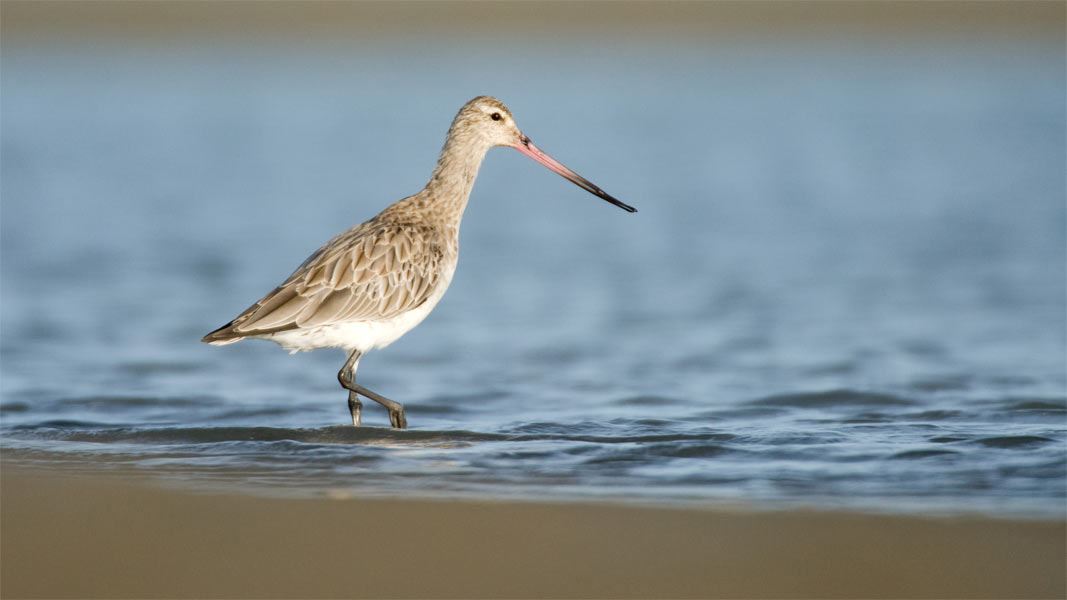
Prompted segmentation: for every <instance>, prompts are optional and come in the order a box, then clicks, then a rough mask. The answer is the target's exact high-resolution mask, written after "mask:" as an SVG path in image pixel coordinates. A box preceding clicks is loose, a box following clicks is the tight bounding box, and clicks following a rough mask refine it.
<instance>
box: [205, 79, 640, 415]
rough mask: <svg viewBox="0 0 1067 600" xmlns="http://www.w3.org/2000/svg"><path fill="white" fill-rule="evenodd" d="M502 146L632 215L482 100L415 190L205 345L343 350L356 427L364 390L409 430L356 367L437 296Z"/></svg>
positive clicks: (464, 113)
mask: <svg viewBox="0 0 1067 600" xmlns="http://www.w3.org/2000/svg"><path fill="white" fill-rule="evenodd" d="M501 145H506V146H513V147H515V148H517V149H519V150H520V151H521V152H523V153H524V154H527V155H528V156H530V157H532V158H534V159H535V160H537V161H538V162H541V163H542V164H544V165H545V166H547V167H548V168H550V169H551V170H553V171H555V172H557V173H560V174H561V175H563V176H564V177H566V178H567V179H570V180H571V181H572V182H574V183H576V184H577V185H579V186H581V187H582V188H583V189H586V190H588V191H590V192H591V193H594V194H596V195H598V196H600V197H601V198H604V199H605V200H607V201H609V202H611V203H613V204H616V205H617V206H620V207H622V208H624V209H626V210H629V211H630V212H634V209H633V208H631V207H629V206H627V205H625V204H623V203H621V202H619V201H618V200H616V199H614V198H612V197H611V196H608V195H607V194H606V193H604V192H603V190H601V189H600V188H598V187H596V186H595V185H593V184H592V183H590V182H588V181H587V180H585V179H583V178H581V177H580V176H578V175H577V174H576V173H574V172H573V171H570V170H569V169H567V168H566V167H564V166H563V165H561V164H560V163H558V162H556V161H555V160H553V159H551V158H550V157H548V156H547V155H545V154H544V153H543V152H541V151H540V150H539V149H538V148H537V147H536V146H534V145H533V144H532V143H531V142H530V140H529V138H527V137H526V136H524V135H523V134H522V133H521V132H520V131H519V129H518V127H517V126H516V125H515V123H514V119H513V118H512V116H511V113H510V111H508V109H507V107H506V106H504V104H503V103H501V102H500V101H499V100H496V99H495V98H490V97H488V96H479V97H477V98H474V99H473V100H471V101H470V102H468V103H467V104H465V105H464V106H463V108H461V109H460V111H459V113H458V114H457V115H456V118H455V119H454V120H453V122H452V126H451V128H450V129H449V132H448V137H447V139H446V141H445V145H444V148H443V149H442V150H441V155H440V158H439V159H438V161H437V167H436V168H435V169H434V173H433V176H432V177H431V178H430V181H429V183H427V185H426V187H425V188H424V189H423V190H422V191H420V192H419V193H418V194H415V195H414V196H409V197H408V198H405V199H403V200H400V201H399V202H397V203H395V204H393V205H391V206H389V207H388V208H386V209H385V210H383V211H382V212H381V213H379V214H378V215H377V216H375V217H374V218H372V219H370V220H369V221H366V222H365V223H362V224H360V225H357V226H355V227H353V228H352V229H349V230H348V231H346V232H344V233H342V234H340V235H338V236H337V237H335V238H333V239H332V240H330V241H329V242H327V243H326V245H324V246H323V247H321V248H319V249H318V250H317V251H315V253H313V254H312V255H311V256H310V257H308V258H307V260H305V261H304V263H303V264H301V265H300V266H299V267H298V268H297V269H296V271H294V272H293V274H292V275H290V276H289V278H288V279H286V280H285V281H284V282H283V283H282V284H281V285H279V286H278V287H277V288H275V289H274V290H273V291H271V292H270V293H269V294H267V295H266V296H264V297H263V298H262V299H260V300H259V301H258V302H256V303H255V304H253V305H252V306H250V307H248V308H247V309H246V310H245V311H244V312H242V313H241V314H240V315H238V316H237V317H236V318H235V319H234V320H233V321H231V322H229V323H227V324H226V325H224V326H222V327H220V328H219V329H216V330H215V331H212V332H211V333H209V334H207V335H206V336H204V338H203V341H204V342H207V343H209V344H215V345H223V344H230V343H233V342H237V341H240V340H242V339H245V338H260V339H269V340H271V341H274V342H277V343H278V344H280V345H281V346H282V347H284V348H286V349H288V350H290V351H293V352H297V351H301V350H313V349H316V348H343V349H345V350H347V351H348V352H349V359H348V361H347V362H346V363H345V366H344V367H343V368H342V369H341V372H340V373H338V379H339V380H340V382H341V385H342V387H344V388H346V389H348V390H349V410H350V412H351V416H352V422H353V425H357V426H358V425H359V424H360V419H361V410H362V404H361V403H360V401H359V399H358V395H360V394H361V395H365V396H367V397H369V398H371V399H373V400H375V401H377V402H379V403H381V404H383V405H385V406H386V407H387V408H389V411H390V421H391V423H392V425H393V426H394V427H404V426H406V418H405V416H404V411H403V407H402V406H401V405H400V404H398V403H396V402H393V401H391V400H389V399H387V398H384V397H382V396H380V395H378V394H376V393H374V392H371V391H370V390H367V389H366V388H364V387H362V386H360V385H358V384H356V383H355V370H356V366H357V365H358V362H359V358H360V357H361V356H362V355H363V354H364V353H366V352H367V351H369V350H372V349H375V348H383V347H385V346H387V345H389V344H391V343H392V342H394V341H396V340H397V339H398V338H399V337H400V336H402V335H403V334H404V333H406V332H408V331H409V330H411V329H412V328H413V327H415V326H416V325H418V324H419V323H420V322H421V321H422V320H423V319H424V318H426V316H427V315H428V314H429V313H430V311H431V310H433V308H434V306H436V305H437V302H438V301H440V299H441V297H442V296H443V295H444V293H445V290H446V289H447V288H448V285H449V283H451V281H452V274H453V273H454V272H455V269H456V261H457V260H458V258H459V225H460V221H461V219H462V218H463V211H464V209H465V208H466V205H467V199H468V198H469V196H470V191H471V187H472V186H473V185H474V180H475V178H476V177H477V174H478V169H479V167H480V166H481V163H482V159H483V158H484V157H485V153H486V152H487V151H488V150H489V149H490V148H492V147H493V146H501Z"/></svg>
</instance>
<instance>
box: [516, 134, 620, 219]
mask: <svg viewBox="0 0 1067 600" xmlns="http://www.w3.org/2000/svg"><path fill="white" fill-rule="evenodd" d="M515 149H516V150H518V151H519V152H522V153H523V154H525V155H526V156H529V157H530V158H532V159H534V160H536V161H537V162H539V163H541V164H542V165H544V166H546V167H548V169H549V170H550V171H552V172H554V173H558V174H560V175H561V176H563V178H564V179H566V180H567V181H570V182H571V183H573V184H574V185H576V186H578V187H580V188H582V189H583V190H585V191H587V192H589V193H590V194H593V195H594V196H598V197H600V198H602V199H604V200H606V201H608V202H610V203H612V204H614V205H615V206H618V207H619V208H621V209H623V210H625V211H627V212H632V213H634V212H637V209H636V208H634V207H632V206H630V205H629V204H626V203H625V202H623V201H621V200H619V199H617V198H615V197H614V196H612V195H611V194H609V193H607V192H605V191H604V190H602V189H600V188H599V187H597V186H596V185H594V184H593V182H592V181H589V180H588V179H586V178H585V177H582V176H581V175H579V174H577V173H575V172H574V171H572V170H570V169H568V168H567V167H566V166H564V164H563V163H561V162H559V161H558V160H556V159H554V158H552V157H551V156H549V155H547V154H545V153H544V152H543V151H542V150H541V149H540V148H538V147H537V146H535V145H534V143H533V142H531V141H530V138H528V137H526V136H525V135H524V136H522V141H521V142H520V143H519V144H518V145H517V146H515Z"/></svg>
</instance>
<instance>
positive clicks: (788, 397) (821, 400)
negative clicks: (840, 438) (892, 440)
mask: <svg viewBox="0 0 1067 600" xmlns="http://www.w3.org/2000/svg"><path fill="white" fill-rule="evenodd" d="M749 404H751V405H754V406H776V407H783V408H832V407H836V406H911V405H913V404H915V401H913V400H909V399H907V398H901V397H900V396H894V395H891V394H882V393H876V392H860V391H856V390H849V389H837V390H828V391H825V392H809V393H799V394H778V395H775V396H767V397H764V398H760V399H758V400H752V401H751V402H749Z"/></svg>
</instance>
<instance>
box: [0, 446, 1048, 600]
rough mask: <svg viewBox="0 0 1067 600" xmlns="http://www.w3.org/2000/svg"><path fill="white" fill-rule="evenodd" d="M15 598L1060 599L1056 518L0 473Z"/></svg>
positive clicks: (8, 577)
mask: <svg viewBox="0 0 1067 600" xmlns="http://www.w3.org/2000/svg"><path fill="white" fill-rule="evenodd" d="M0 485H2V487H0V552H2V555H0V559H2V560H0V562H2V567H0V594H2V595H3V597H4V598H22V597H230V598H239V597H293V598H295V597H437V598H453V597H587V598H594V597H613V598H624V597H675V598H683V597H734V598H742V597H790V598H796V597H827V598H829V597H850V598H859V597H900V598H910V597H944V598H950V597H951V598H957V597H1013V598H1054V597H1056V598H1062V597H1063V596H1064V594H1065V584H1064V581H1065V576H1067V573H1065V567H1064V562H1063V559H1064V556H1065V533H1067V529H1065V524H1064V523H1063V522H1028V521H1011V520H1000V519H982V518H916V517H898V516H866V515H856V514H840V513H812V512H778V513H759V512H743V511H723V510H692V509H660V508H641V507H627V506H600V505H573V504H537V503H489V502H485V503H479V502H444V501H415V500H410V501H409V500H402V501H392V500H365V499H326V498H322V499H272V498H259V497H248V496H241V495H225V494H193V493H187V492H180V491H173V490H167V489H161V488H159V487H156V486H154V485H152V484H151V483H149V482H146V481H144V480H141V479H138V478H133V477H125V478H120V477H119V476H114V475H109V476H101V475H96V476H89V475H70V474H65V473H61V472H56V471H30V470H27V469H25V468H23V467H17V466H14V465H12V464H10V463H5V465H4V467H3V470H2V479H0Z"/></svg>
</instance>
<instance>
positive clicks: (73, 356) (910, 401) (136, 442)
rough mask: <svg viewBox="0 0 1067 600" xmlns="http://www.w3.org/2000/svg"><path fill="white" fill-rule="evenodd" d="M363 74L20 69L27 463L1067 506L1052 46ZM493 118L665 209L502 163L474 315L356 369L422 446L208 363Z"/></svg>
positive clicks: (1057, 111) (15, 377)
mask: <svg viewBox="0 0 1067 600" xmlns="http://www.w3.org/2000/svg"><path fill="white" fill-rule="evenodd" d="M365 50H366V48H362V49H360V48H358V47H356V46H353V47H352V48H348V47H346V46H342V47H335V46H324V47H322V48H318V47H316V46H314V45H313V44H312V45H309V46H307V47H304V48H302V49H301V50H300V51H284V52H283V51H281V50H271V49H264V48H259V49H249V48H239V47H233V48H227V47H219V46H214V47H209V48H198V49H193V48H177V49H176V48H155V49H154V50H153V49H150V48H148V49H144V48H142V49H141V51H140V52H137V53H133V52H130V51H129V48H126V47H123V46H121V45H111V46H109V45H106V44H104V45H99V46H95V47H93V48H91V49H89V50H86V49H84V48H82V49H69V48H68V49H64V48H62V47H59V48H56V47H50V48H48V49H44V48H33V47H22V48H16V49H11V48H5V53H4V57H3V113H2V119H3V123H2V138H3V139H2V142H3V146H2V152H3V162H2V196H3V215H2V217H3V218H2V234H3V237H2V251H3V252H2V267H3V271H2V308H3V311H2V330H3V336H2V346H0V351H2V361H0V368H2V376H3V377H2V392H3V401H2V405H0V407H2V414H0V420H2V436H3V451H4V456H5V458H6V459H9V460H18V461H24V462H32V463H35V464H43V465H74V466H76V467H77V468H88V467H89V466H93V467H99V468H133V469H136V470H142V471H146V472H151V473H156V474H159V475H160V476H163V477H166V478H167V479H168V480H169V481H172V482H176V483H178V484H181V485H186V484H189V485H208V486H216V485H223V486H227V487H231V488H233V487H236V488H238V489H241V490H245V491H249V492H252V493H268V494H273V493H284V494H293V493H298V494H320V493H355V494H364V495H366V494H403V495H462V496H473V497H519V498H596V499H619V500H622V499H638V500H642V501H650V502H657V503H659V502H698V503H720V502H725V503H745V504H757V505H767V506H794V505H807V506H817V507H849V508H861V509H868V510H880V511H897V510H906V511H922V512H929V511H949V512H965V511H981V512H988V513H993V514H1038V515H1049V514H1062V511H1063V509H1064V501H1065V483H1067V455H1065V450H1067V393H1065V387H1067V377H1065V373H1064V364H1065V360H1067V350H1065V326H1067V323H1065V306H1067V300H1065V264H1064V263H1065V259H1064V246H1065V243H1067V242H1065V233H1064V219H1065V208H1064V178H1063V170H1062V167H1063V164H1064V161H1065V150H1064V128H1065V119H1064V108H1063V107H1064V86H1063V73H1064V68H1063V66H1064V65H1063V60H1064V57H1063V54H1062V48H1061V47H1059V46H1057V45H1055V44H1054V45H1053V46H1052V47H1049V46H1046V45H1043V44H1041V43H1038V42H1032V43H1027V42H1017V43H1007V42H1004V43H1002V44H1001V45H999V46H998V45H993V46H983V47H981V48H978V47H960V46H959V45H955V46H952V45H949V46H933V45H928V46H917V45H913V46H910V47H908V48H904V49H902V48H894V49H891V50H889V49H886V48H878V47H874V48H872V49H866V50H862V49H857V48H856V47H853V46H849V47H847V48H841V47H835V46H833V45H832V44H823V45H816V44H807V45H798V46H790V47H773V46H766V45H759V46H755V45H753V46H745V45H728V46H701V45H696V46H693V47H690V48H685V51H684V52H681V51H679V49H678V48H676V47H665V46H664V47H658V46H648V45H646V46H635V47H632V48H630V49H628V50H624V51H621V52H622V53H621V55H620V54H612V55H610V56H607V55H604V54H603V53H602V52H596V51H594V50H595V47H594V46H590V47H579V48H570V49H561V48H557V49H552V50H546V49H544V48H523V47H511V48H505V49H502V50H500V51H498V52H495V53H493V54H489V55H486V54H485V53H479V52H476V51H475V50H474V49H468V50H464V49H462V48H456V47H452V48H451V49H450V50H447V51H443V52H441V53H435V54H434V55H432V56H427V55H425V54H421V53H420V54H418V55H412V56H408V57H407V59H408V60H407V62H406V63H405V64H407V65H409V67H408V68H407V70H405V71H404V72H402V73H398V72H397V71H396V70H395V69H394V68H393V66H394V62H393V61H394V58H395V53H396V52H400V53H403V52H404V46H403V44H402V43H400V42H397V47H396V48H382V47H380V46H378V47H375V50H376V52H368V51H365ZM409 51H410V50H409ZM575 54H579V55H582V56H583V57H584V59H583V61H581V64H580V65H579V64H575V62H574V61H573V60H572V56H573V55H575ZM456 65H460V67H459V69H458V72H457V70H456V68H455V67H456ZM590 72H592V73H596V75H597V85H586V84H585V83H587V79H586V74H587V73H590ZM480 93H492V94H495V95H498V96H500V97H501V98H503V99H504V100H505V101H507V102H509V103H510V104H511V107H512V109H513V110H514V111H515V113H516V116H517V118H518V121H519V123H520V125H522V126H523V127H524V129H525V131H526V133H528V134H529V135H530V136H531V137H532V138H533V139H534V140H536V141H537V142H538V144H539V145H541V146H542V147H544V148H545V149H546V150H547V151H548V152H550V153H552V154H554V155H555V156H557V157H558V158H559V159H560V160H562V161H563V162H565V163H567V164H569V165H570V166H572V167H574V168H575V169H576V170H578V171H579V172H581V173H583V174H584V175H586V176H587V177H589V178H590V179H592V180H593V181H595V182H596V183H597V184H599V185H601V186H602V187H604V188H605V189H606V190H608V191H609V192H610V193H612V194H615V195H617V196H618V197H619V198H621V199H623V200H624V201H627V202H630V203H632V204H634V205H636V206H637V207H638V208H639V210H640V212H639V213H637V214H636V215H629V214H626V213H623V212H622V211H619V210H617V209H615V208H612V207H610V206H608V205H606V204H604V203H602V202H600V201H599V200H596V199H595V198H593V197H591V196H588V195H587V194H585V193H584V192H581V191H580V190H578V189H577V188H573V187H572V186H569V184H566V182H563V181H562V180H560V179H559V178H557V177H555V176H553V175H551V174H549V173H547V172H544V171H543V169H541V168H540V167H538V166H536V165H534V164H533V163H530V162H529V161H526V160H525V159H523V158H521V157H520V156H518V155H517V154H515V153H509V152H507V151H505V150H497V151H494V153H492V154H491V155H490V157H489V159H488V160H487V162H486V165H485V166H484V168H483V170H482V175H481V177H480V179H479V182H478V184H477V186H476V188H475V191H474V194H473V197H472V201H471V206H470V208H469V210H468V213H467V218H466V219H465V221H464V231H463V237H462V243H463V250H462V253H461V254H462V256H461V261H460V267H459V270H458V272H457V275H456V278H455V280H454V281H453V284H452V288H451V289H450V291H449V293H448V294H447V295H446V297H445V299H444V301H443V302H442V303H441V304H440V305H439V306H438V307H437V309H436V310H435V312H434V314H433V315H432V316H431V317H430V318H429V319H428V320H427V321H426V322H425V323H423V324H422V325H421V326H420V327H419V328H417V329H416V330H414V331H413V332H411V333H410V334H408V335H407V336H406V337H405V338H404V339H402V340H401V341H399V342H397V343H396V344H394V345H393V346H391V347H390V348H388V349H386V350H384V351H380V352H376V353H374V354H371V355H370V356H369V357H368V358H367V359H365V360H364V361H363V362H362V364H361V370H360V374H359V375H360V380H361V382H362V383H363V384H364V385H367V386H368V387H370V388H371V389H374V390H377V391H380V392H381V393H383V394H385V395H387V396H390V397H393V398H395V399H398V400H400V401H402V402H404V403H405V404H406V406H407V410H408V418H409V422H410V424H411V426H412V428H411V429H410V430H408V431H403V432H397V431H390V430H388V429H385V428H384V426H386V425H387V424H388V421H387V419H386V415H385V412H384V411H383V410H380V409H379V407H377V406H376V405H373V404H372V403H367V408H366V409H365V414H364V420H365V423H366V424H367V425H369V426H368V427H365V428H363V429H360V430H355V429H352V428H351V427H346V426H345V425H344V423H345V422H346V421H347V419H348V415H347V409H346V406H345V395H344V394H343V393H342V392H341V391H340V390H339V389H338V387H337V384H336V380H335V379H334V376H335V373H336V370H337V369H338V368H339V367H340V365H341V362H342V361H343V356H342V355H341V353H340V352H337V351H319V352H315V353H310V354H300V355H296V356H287V355H286V354H285V353H284V352H282V351H281V350H279V349H278V348H276V347H274V346H273V345H271V344H268V343H263V342H250V343H242V344H238V345H235V346H229V347H226V348H215V347H209V346H206V345H203V344H200V343H199V341H198V340H199V338H200V336H201V335H203V334H204V333H205V332H207V331H209V330H211V329H213V328H215V327H217V326H218V325H221V324H222V323H224V322H226V321H227V320H229V319H230V318H232V317H233V316H234V315H236V314H237V313H238V312H239V311H240V310H242V309H243V308H245V306H247V305H248V304H249V303H251V302H252V301H254V300H255V299H257V298H258V297H259V296H260V295H262V293H264V292H265V291H267V290H268V289H270V288H271V287H272V286H273V285H275V284H276V283H278V282H279V281H280V280H281V279H283V278H284V277H285V275H286V274H287V273H288V272H289V271H290V270H291V269H293V268H294V267H296V265H297V264H299V263H300V262H301V260H302V259H303V258H304V257H305V256H306V255H307V254H308V253H310V252H311V251H312V250H314V249H315V248H316V247H317V246H318V245H319V244H321V243H322V242H323V241H325V240H326V239H328V238H329V237H331V236H332V235H333V234H335V233H337V232H338V231H340V230H341V229H344V228H345V227H347V226H349V225H351V224H354V223H356V222H358V221H360V220H363V219H365V218H367V217H369V216H371V215H373V214H374V213H375V212H376V211H377V210H379V209H380V208H381V207H383V206H384V205H385V204H387V203H388V202H391V201H393V200H395V199H397V198H399V197H401V196H403V195H406V194H408V193H411V192H414V191H416V190H417V189H418V188H419V187H420V186H421V185H422V183H423V182H424V179H425V177H426V176H427V175H428V173H429V170H430V168H431V166H432V164H433V160H434V158H435V154H436V151H437V149H438V148H439V147H440V143H441V141H442V136H443V133H444V130H445V129H446V127H447V123H448V121H449V119H450V118H451V116H452V114H453V112H454V110H455V109H456V108H457V107H458V106H459V105H460V104H461V103H462V102H463V101H465V100H466V99H468V98H469V97H470V96H473V95H475V94H480Z"/></svg>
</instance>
